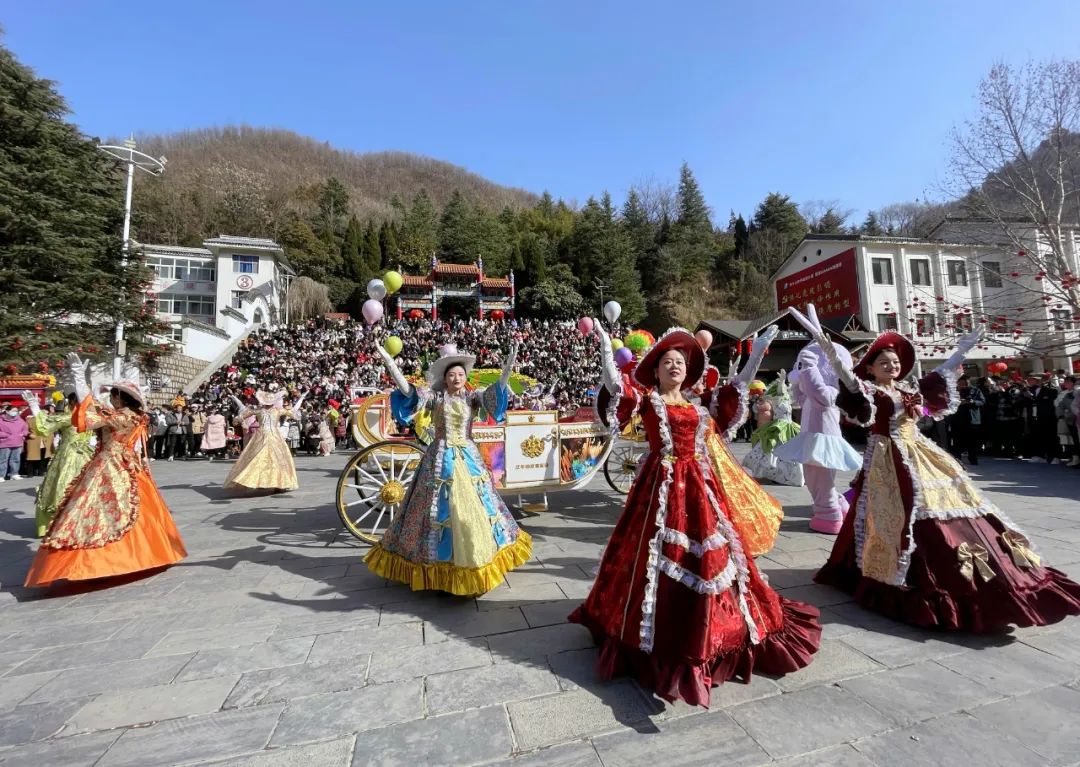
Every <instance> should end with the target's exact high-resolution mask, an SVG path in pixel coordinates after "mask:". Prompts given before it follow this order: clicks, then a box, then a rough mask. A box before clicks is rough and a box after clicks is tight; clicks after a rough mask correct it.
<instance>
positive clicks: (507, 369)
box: [499, 344, 518, 386]
mask: <svg viewBox="0 0 1080 767" xmlns="http://www.w3.org/2000/svg"><path fill="white" fill-rule="evenodd" d="M517 353H518V345H517V344H511V345H510V353H509V354H508V355H507V356H506V362H504V363H503V369H502V375H501V376H500V377H499V385H500V386H506V385H507V384H509V383H510V375H511V374H512V373H513V372H514V363H515V362H517Z"/></svg>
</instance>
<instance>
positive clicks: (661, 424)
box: [570, 322, 821, 707]
mask: <svg viewBox="0 0 1080 767" xmlns="http://www.w3.org/2000/svg"><path fill="white" fill-rule="evenodd" d="M595 327H596V328H597V333H598V335H600V337H601V350H602V354H603V357H604V366H603V369H604V388H603V389H602V390H601V397H600V398H599V399H598V402H597V405H598V408H599V409H600V410H601V418H602V419H603V420H605V421H606V422H607V423H608V424H609V425H612V426H614V425H616V423H618V424H625V423H626V422H628V421H629V420H630V418H631V416H632V415H633V414H634V413H635V412H638V413H640V415H641V419H642V422H643V424H644V426H645V431H646V433H647V435H648V438H649V453H648V455H647V456H646V458H645V459H644V460H643V462H642V464H641V467H640V469H639V470H638V474H637V478H636V479H635V480H634V485H633V487H632V488H631V489H630V495H629V497H628V498H627V501H626V507H625V508H624V510H623V513H622V516H621V517H620V518H619V521H618V523H617V524H616V525H615V530H614V532H613V533H612V536H611V540H610V541H609V543H608V545H607V548H606V550H605V551H604V556H603V559H602V560H601V562H600V569H599V571H598V573H597V576H596V582H595V583H594V584H593V587H592V591H591V592H590V593H589V596H588V597H587V598H586V600H585V603H584V604H583V605H581V606H580V607H579V608H578V609H577V610H575V611H574V613H573V614H572V615H571V616H570V620H572V621H574V622H576V623H580V624H582V625H584V626H586V627H587V628H588V629H589V630H590V631H591V632H592V634H593V637H594V638H595V640H596V642H597V643H598V644H599V645H600V657H599V660H598V662H597V673H598V674H599V676H601V677H602V678H605V679H608V678H611V677H614V676H617V675H620V674H630V675H633V676H635V677H636V678H637V679H638V680H639V681H640V682H641V683H642V684H643V685H645V686H647V687H650V688H652V689H653V690H655V691H656V694H657V695H659V696H660V697H662V698H664V699H666V700H668V701H674V700H675V699H677V698H681V699H683V700H685V701H687V702H688V703H691V704H695V705H700V706H706V707H707V706H708V704H709V697H710V692H709V690H710V688H711V687H713V686H715V685H718V684H720V683H722V682H724V681H726V680H728V679H732V678H735V677H739V678H741V679H742V680H743V681H745V682H748V681H749V680H750V674H751V672H752V671H763V672H766V673H771V674H783V673H786V672H789V671H794V670H796V669H799V668H802V667H803V666H806V665H807V664H808V663H810V660H811V658H812V656H813V654H814V653H815V652H816V651H817V648H818V643H819V641H820V638H821V627H820V626H819V625H818V621H817V618H818V615H819V613H818V610H817V609H816V608H814V607H811V606H809V605H805V604H802V603H800V602H793V601H791V600H788V599H784V598H783V597H781V596H779V595H777V594H776V592H774V591H773V590H772V589H770V588H769V587H768V585H767V584H766V583H765V580H764V579H763V578H762V577H761V575H760V574H759V573H758V571H757V568H756V567H755V565H754V561H753V559H752V558H751V557H750V556H748V554H747V552H746V550H745V547H744V545H743V540H742V535H741V534H740V532H739V530H738V529H737V528H736V526H735V525H734V524H732V522H731V520H730V515H729V514H728V510H727V508H726V507H725V504H724V501H723V494H722V493H721V492H720V487H719V482H718V480H717V478H716V475H715V474H714V473H713V471H712V469H711V467H710V463H709V459H708V456H707V454H706V449H705V444H704V442H705V435H706V433H707V431H708V429H709V427H710V425H711V424H710V420H715V425H714V428H717V429H718V430H719V431H721V432H723V431H726V430H727V429H729V428H731V427H732V426H736V427H737V426H738V423H737V422H738V421H740V420H742V419H745V418H746V412H747V407H746V398H747V386H748V383H749V381H750V379H751V378H753V376H754V374H755V373H756V372H757V367H758V365H759V364H760V360H761V356H762V355H763V354H764V352H765V349H766V348H767V347H768V345H769V343H770V342H771V341H772V339H773V338H774V337H775V335H776V328H775V327H771V328H769V330H768V331H767V332H766V334H765V335H764V336H763V337H762V339H761V341H760V342H759V343H757V344H755V348H754V353H755V355H756V361H754V360H751V362H750V363H748V364H747V366H746V368H744V370H743V372H742V373H741V374H740V377H737V378H736V379H735V380H734V381H732V382H731V383H730V384H727V385H725V386H721V387H718V388H717V389H716V390H715V391H714V393H713V397H712V415H710V414H709V413H708V412H706V411H705V410H704V409H703V408H700V407H697V406H695V405H693V404H691V403H690V402H688V401H687V400H686V399H685V398H684V397H683V393H682V389H683V388H684V387H685V388H687V389H689V388H690V387H691V386H692V385H693V384H694V383H696V382H697V381H698V379H699V378H700V377H701V374H702V371H703V369H704V364H705V359H704V353H703V352H702V350H701V348H700V347H699V346H698V345H697V342H696V341H695V339H694V337H693V336H692V335H691V334H690V333H688V332H687V331H685V330H683V329H681V328H675V329H673V330H670V331H668V333H666V334H665V335H664V336H663V337H662V338H661V339H660V340H659V341H657V343H656V344H655V345H654V346H653V348H652V349H650V350H649V352H648V353H647V354H646V355H645V356H644V357H643V358H642V360H641V361H640V362H639V363H638V365H637V368H636V370H635V372H634V376H635V378H636V379H637V383H638V384H639V385H640V387H643V388H638V387H635V386H633V385H631V383H630V382H629V380H626V381H624V380H623V379H622V377H621V376H620V375H619V373H618V371H617V370H615V366H614V363H613V360H612V352H611V343H610V340H609V339H608V337H607V335H606V334H605V333H604V332H603V330H602V329H600V323H599V322H596V323H595ZM605 400H608V403H607V404H605Z"/></svg>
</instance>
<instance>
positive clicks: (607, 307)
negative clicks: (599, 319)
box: [604, 301, 622, 322]
mask: <svg viewBox="0 0 1080 767" xmlns="http://www.w3.org/2000/svg"><path fill="white" fill-rule="evenodd" d="M620 315H622V307H621V306H620V305H619V302H618V301H608V302H607V303H606V304H604V319H605V320H607V321H608V322H618V321H619V317H620Z"/></svg>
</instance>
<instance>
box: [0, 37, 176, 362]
mask: <svg viewBox="0 0 1080 767" xmlns="http://www.w3.org/2000/svg"><path fill="white" fill-rule="evenodd" d="M67 111H68V110H67V105H66V104H65V103H64V100H63V98H62V97H61V96H60V95H59V94H58V93H57V92H56V90H55V89H54V88H53V86H52V83H50V82H49V81H48V80H42V79H39V78H38V77H36V76H35V75H34V73H33V71H32V70H30V69H29V68H28V67H26V66H24V65H22V64H20V63H19V62H18V61H17V60H16V59H15V57H14V56H13V55H12V54H11V52H10V51H9V50H7V49H6V48H4V47H3V46H0V284H2V285H3V288H4V289H3V290H2V291H0V338H2V339H3V346H2V347H0V362H2V363H3V364H4V366H5V367H8V369H9V370H12V369H14V370H16V371H20V372H39V371H40V372H45V370H46V369H45V368H44V367H43V366H45V365H48V366H49V367H50V368H55V367H59V366H62V364H63V362H62V355H63V354H65V353H66V352H69V351H73V350H75V349H76V348H80V349H82V350H83V352H84V354H86V353H87V352H89V353H90V355H93V354H94V353H95V351H94V350H98V351H100V352H101V353H103V354H110V352H111V348H110V347H111V343H112V336H113V330H114V326H115V323H116V321H117V320H118V319H122V320H123V321H124V323H125V325H126V337H127V346H128V354H129V355H132V354H141V353H143V352H146V353H147V354H149V353H150V350H151V339H149V338H148V337H147V334H148V333H151V332H161V331H162V330H163V328H162V326H161V325H160V324H159V323H158V322H157V320H156V318H155V315H154V311H153V307H152V306H149V305H148V304H147V303H146V302H145V295H144V293H143V290H144V289H145V287H146V284H147V281H148V279H149V276H150V275H149V272H148V270H147V269H146V268H145V267H144V266H143V265H142V262H141V260H140V259H139V258H138V253H137V252H133V253H132V254H131V260H130V262H129V263H128V264H127V265H126V266H121V263H120V262H121V239H120V237H121V232H122V229H123V204H122V196H121V195H122V193H123V176H122V175H121V174H120V173H119V172H118V169H117V167H116V164H115V162H114V161H112V160H110V159H109V158H108V157H107V156H106V155H104V154H103V153H102V152H100V151H99V150H98V149H97V148H96V146H95V144H94V142H92V141H89V140H87V139H86V137H84V136H83V135H82V134H81V133H80V132H79V130H78V128H76V127H75V126H74V125H73V124H71V123H68V122H66V121H65V120H64V119H63V118H64V116H65V115H66V114H67ZM153 353H154V354H156V353H157V351H154V352H153ZM10 366H14V367H13V368H12V367H10Z"/></svg>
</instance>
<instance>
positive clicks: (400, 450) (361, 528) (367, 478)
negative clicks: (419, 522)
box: [337, 441, 424, 543]
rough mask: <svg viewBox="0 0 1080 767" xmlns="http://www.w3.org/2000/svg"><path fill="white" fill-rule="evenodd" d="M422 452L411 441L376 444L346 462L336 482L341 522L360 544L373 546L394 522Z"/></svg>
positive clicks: (422, 455) (421, 449)
mask: <svg viewBox="0 0 1080 767" xmlns="http://www.w3.org/2000/svg"><path fill="white" fill-rule="evenodd" d="M423 457H424V450H423V448H421V447H420V446H419V445H417V444H415V443H413V442H393V441H384V442H377V443H375V444H374V445H369V446H368V447H365V448H363V449H362V450H360V451H359V452H358V453H356V455H354V456H353V457H352V458H350V459H349V462H348V463H347V464H346V465H345V468H344V469H343V470H342V472H341V476H340V477H339V478H338V483H337V512H338V516H339V517H340V518H341V523H342V524H343V525H345V527H346V528H347V529H348V531H349V532H350V533H352V534H353V535H355V536H356V537H357V538H359V539H360V540H362V541H367V542H368V543H377V542H378V541H379V539H380V538H382V534H383V531H384V530H385V529H386V528H387V527H388V526H389V525H390V523H391V522H393V521H394V516H395V515H396V514H397V513H398V512H399V511H400V510H401V506H402V504H403V503H404V502H405V496H406V494H407V493H408V491H409V485H410V484H411V483H412V478H413V475H414V474H416V469H417V468H418V467H419V466H420V459H421V458H423Z"/></svg>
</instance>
